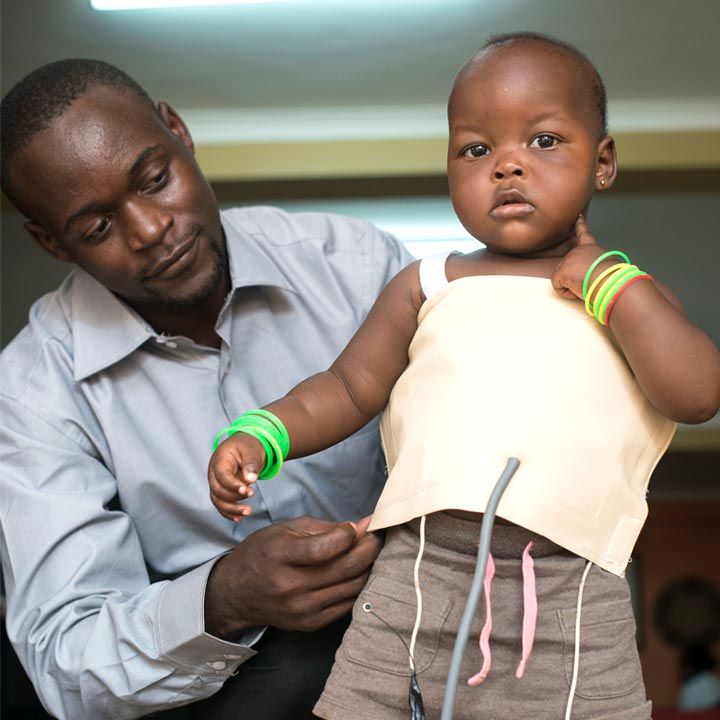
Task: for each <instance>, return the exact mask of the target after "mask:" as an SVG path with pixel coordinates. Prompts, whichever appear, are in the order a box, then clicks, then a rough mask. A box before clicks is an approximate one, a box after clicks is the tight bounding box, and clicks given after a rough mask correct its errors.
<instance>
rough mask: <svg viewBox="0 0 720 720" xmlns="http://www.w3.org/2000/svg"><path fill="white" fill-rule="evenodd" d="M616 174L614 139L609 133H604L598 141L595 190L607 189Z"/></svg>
mask: <svg viewBox="0 0 720 720" xmlns="http://www.w3.org/2000/svg"><path fill="white" fill-rule="evenodd" d="M616 175H617V153H616V152H615V141H614V140H613V139H612V138H611V137H610V136H609V135H606V136H605V137H604V138H603V139H602V140H601V141H600V142H599V143H598V149H597V168H596V170H595V190H597V191H598V192H602V191H603V190H609V189H610V188H611V187H612V184H613V183H614V182H615V176H616Z"/></svg>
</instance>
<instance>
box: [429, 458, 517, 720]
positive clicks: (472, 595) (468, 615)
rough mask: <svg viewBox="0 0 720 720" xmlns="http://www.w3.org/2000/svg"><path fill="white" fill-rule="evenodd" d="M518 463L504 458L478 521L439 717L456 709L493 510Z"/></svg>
mask: <svg viewBox="0 0 720 720" xmlns="http://www.w3.org/2000/svg"><path fill="white" fill-rule="evenodd" d="M519 466H520V461H519V460H518V459H517V458H514V457H511V458H510V459H509V460H508V461H507V465H506V466H505V469H504V470H503V471H502V475H500V478H499V479H498V481H497V482H496V483H495V487H494V488H493V491H492V493H491V494H490V499H489V500H488V504H487V507H486V508H485V514H484V515H483V519H482V523H480V544H479V546H478V554H477V563H476V565H475V574H474V575H473V580H472V585H471V586H470V592H469V594H468V599H467V602H466V603H465V610H464V612H463V616H462V620H460V628H459V629H458V634H457V637H456V638H455V647H454V649H453V655H452V660H451V661H450V669H449V670H448V676H447V682H446V683H445V697H444V698H443V706H442V714H441V715H440V720H452V716H453V712H454V710H455V696H456V695H457V689H458V682H459V681H460V666H461V665H462V660H463V655H464V654H465V648H466V647H467V642H468V638H469V637H470V628H471V627H472V622H473V618H474V617H475V610H477V606H478V602H479V600H480V593H481V592H482V588H483V581H484V580H485V570H486V568H487V562H488V555H490V540H491V538H492V530H493V523H494V522H495V512H496V511H497V506H498V503H499V502H500V498H501V497H502V494H503V493H504V492H505V488H506V487H507V486H508V483H509V482H510V480H511V479H512V476H513V475H514V474H515V471H516V470H517V469H518V467H519Z"/></svg>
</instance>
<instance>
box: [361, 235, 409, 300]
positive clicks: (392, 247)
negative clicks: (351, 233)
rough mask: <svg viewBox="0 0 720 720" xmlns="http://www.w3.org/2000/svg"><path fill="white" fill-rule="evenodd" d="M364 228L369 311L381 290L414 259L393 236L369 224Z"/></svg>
mask: <svg viewBox="0 0 720 720" xmlns="http://www.w3.org/2000/svg"><path fill="white" fill-rule="evenodd" d="M366 227H367V230H366V234H365V237H366V239H367V242H368V245H369V248H370V266H369V269H370V277H369V283H368V297H367V304H368V309H369V308H370V307H372V305H373V303H374V302H375V300H377V298H378V295H380V293H381V291H382V289H383V288H384V287H385V286H386V285H387V284H388V283H389V282H390V280H392V279H393V278H394V277H395V275H397V274H398V273H399V272H400V270H402V269H403V268H404V267H405V266H406V265H409V264H410V263H411V262H412V261H413V260H414V258H413V256H412V255H411V254H410V253H409V252H408V250H407V248H406V247H405V246H404V245H403V244H402V243H401V242H400V241H399V240H398V239H397V238H395V237H394V236H393V235H390V234H389V233H386V232H384V231H383V230H380V229H379V228H377V227H376V226H375V225H372V224H370V223H367V224H366Z"/></svg>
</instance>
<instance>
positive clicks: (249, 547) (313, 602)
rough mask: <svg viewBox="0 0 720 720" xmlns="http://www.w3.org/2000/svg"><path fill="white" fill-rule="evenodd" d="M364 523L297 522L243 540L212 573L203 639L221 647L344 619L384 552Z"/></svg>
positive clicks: (304, 629)
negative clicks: (256, 632) (257, 634)
mask: <svg viewBox="0 0 720 720" xmlns="http://www.w3.org/2000/svg"><path fill="white" fill-rule="evenodd" d="M369 522H370V518H365V519H364V520H361V521H359V522H358V523H350V522H344V523H335V522H329V521H327V520H314V519H312V518H307V517H302V518H296V519H294V520H289V521H288V522H284V523H279V524H277V525H271V526H270V527H266V528H262V529H261V530H258V531H257V532H255V533H253V534H252V535H250V536H248V537H247V538H246V539H245V540H244V541H243V542H241V543H240V544H239V545H238V546H237V547H236V548H235V549H234V550H233V551H232V552H231V553H230V554H229V555H226V556H224V557H222V558H221V559H220V560H218V562H217V563H216V564H215V567H214V568H213V570H212V572H211V573H210V577H209V579H208V586H207V590H206V593H205V629H206V631H207V632H208V633H210V634H211V635H214V636H216V637H219V638H223V639H226V640H233V638H234V637H235V636H237V635H238V634H239V633H240V632H242V631H243V630H245V629H247V628H249V627H253V626H262V625H273V626H274V627H278V628H281V629H284V630H302V631H312V630H316V629H318V628H321V627H324V626H325V625H327V624H328V623H331V622H333V621H334V620H337V619H338V618H340V617H342V616H343V615H346V614H347V613H348V612H350V610H351V608H352V606H353V603H354V601H355V598H356V596H357V595H358V593H359V592H360V590H361V589H362V588H363V586H364V585H365V582H366V580H367V577H368V574H369V571H370V566H371V565H372V564H373V562H374V561H375V558H376V557H377V555H378V553H379V552H380V547H381V546H382V541H381V540H380V539H379V538H378V537H376V536H375V535H372V534H370V535H368V534H367V526H368V524H369Z"/></svg>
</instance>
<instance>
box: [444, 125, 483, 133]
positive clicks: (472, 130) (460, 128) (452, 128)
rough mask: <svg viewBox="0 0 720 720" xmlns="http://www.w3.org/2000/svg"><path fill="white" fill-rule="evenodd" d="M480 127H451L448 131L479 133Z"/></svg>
mask: <svg viewBox="0 0 720 720" xmlns="http://www.w3.org/2000/svg"><path fill="white" fill-rule="evenodd" d="M482 129H483V127H482V125H451V126H450V130H451V131H454V132H458V131H462V132H479V131H480V130H482Z"/></svg>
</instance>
